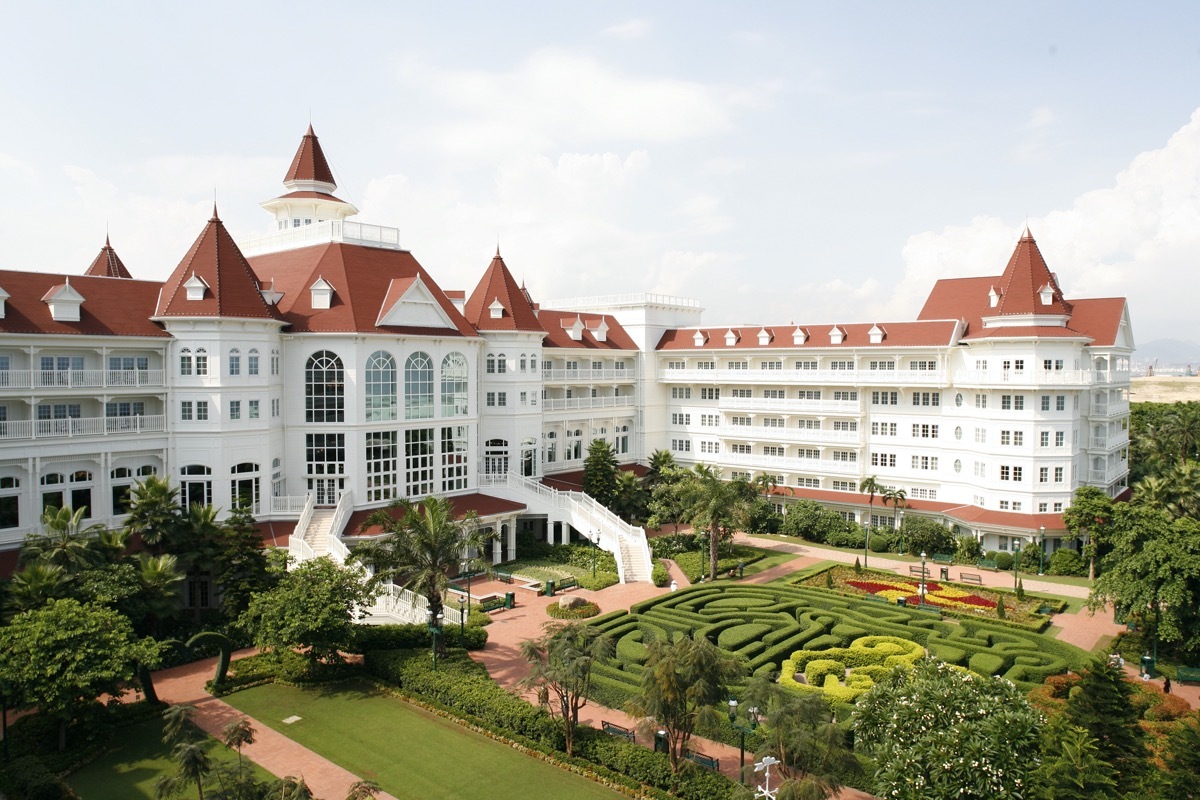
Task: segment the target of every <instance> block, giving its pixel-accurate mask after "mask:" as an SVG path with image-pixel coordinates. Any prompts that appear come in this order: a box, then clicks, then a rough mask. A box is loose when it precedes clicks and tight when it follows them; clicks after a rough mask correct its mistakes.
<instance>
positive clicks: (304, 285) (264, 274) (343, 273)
mask: <svg viewBox="0 0 1200 800" xmlns="http://www.w3.org/2000/svg"><path fill="white" fill-rule="evenodd" d="M251 267H252V269H253V270H254V273H255V275H256V277H257V278H258V280H259V281H260V282H261V283H262V284H263V285H264V286H269V285H271V283H272V281H273V282H274V286H275V291H277V292H282V293H283V297H282V298H281V299H280V301H279V304H278V309H279V313H280V314H281V315H282V316H283V318H284V319H286V320H287V321H288V322H289V323H291V325H292V327H291V329H290V330H291V331H293V332H298V333H350V332H356V333H391V334H396V333H409V334H413V335H418V336H420V335H430V336H446V335H450V336H456V335H461V336H475V335H476V333H475V329H474V328H472V327H471V325H470V323H468V322H467V321H466V320H465V319H464V318H463V316H462V314H460V313H459V312H458V310H457V309H455V308H454V304H453V303H452V302H450V299H449V298H447V297H446V295H445V294H444V293H443V292H442V290H441V288H440V287H438V285H437V283H436V282H435V281H434V280H433V278H432V277H430V275H429V273H427V272H426V271H425V269H424V268H423V267H422V266H421V265H420V264H419V263H417V260H416V259H415V258H413V255H412V253H409V252H408V251H407V250H385V249H382V248H378V247H363V246H361V245H352V244H344V243H340V242H333V243H328V244H320V245H314V246H312V247H305V248H301V249H299V250H287V251H284V252H281V253H267V254H265V255H261V256H255V257H254V258H253V259H251ZM418 276H420V278H421V282H422V283H424V284H425V286H426V288H428V289H429V290H430V292H431V294H432V295H433V296H434V298H435V299H436V300H437V303H438V306H439V307H440V308H441V309H442V311H443V312H445V314H446V316H447V317H448V318H449V320H450V321H451V323H452V324H453V325H454V327H452V328H442V327H438V328H431V327H425V326H399V325H388V326H386V327H380V326H378V325H376V324H375V323H376V321H377V320H378V319H379V313H380V309H381V308H383V307H384V300H385V298H386V297H387V296H388V289H389V287H391V286H392V282H393V281H394V280H408V281H409V282H410V284H411V281H412V280H413V279H415V278H417V277H418ZM319 278H324V279H325V280H326V281H327V282H328V283H330V284H331V285H332V286H333V289H334V293H333V300H332V302H331V303H330V307H329V308H327V309H320V308H318V309H314V308H313V307H312V292H310V291H309V287H311V286H312V285H313V284H314V283H315V282H316V281H317V279H319Z"/></svg>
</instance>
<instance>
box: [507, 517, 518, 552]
mask: <svg viewBox="0 0 1200 800" xmlns="http://www.w3.org/2000/svg"><path fill="white" fill-rule="evenodd" d="M508 557H509V558H516V557H517V518H516V517H513V518H511V519H510V520H509V521H508Z"/></svg>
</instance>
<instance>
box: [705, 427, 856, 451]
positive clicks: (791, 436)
mask: <svg viewBox="0 0 1200 800" xmlns="http://www.w3.org/2000/svg"><path fill="white" fill-rule="evenodd" d="M709 431H716V433H717V435H719V436H722V437H725V438H732V439H755V440H758V439H766V440H768V441H787V442H824V443H828V444H845V445H850V446H851V447H858V446H859V445H860V444H861V441H860V439H859V436H858V433H859V432H858V431H830V430H821V429H813V428H768V427H766V426H764V425H758V426H757V427H756V426H754V425H721V426H719V427H715V428H703V427H702V428H700V429H699V430H693V431H692V432H693V433H699V434H704V433H707V432H709Z"/></svg>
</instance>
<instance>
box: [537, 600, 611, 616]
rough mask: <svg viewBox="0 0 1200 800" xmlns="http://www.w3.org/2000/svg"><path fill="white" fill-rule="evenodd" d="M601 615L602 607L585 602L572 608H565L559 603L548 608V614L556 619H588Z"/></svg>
mask: <svg viewBox="0 0 1200 800" xmlns="http://www.w3.org/2000/svg"><path fill="white" fill-rule="evenodd" d="M599 613H600V606H598V605H596V604H595V603H592V602H585V603H582V604H580V605H577V606H572V607H570V608H563V607H562V606H560V605H559V604H558V603H551V604H550V605H548V606H546V614H548V615H549V616H551V617H554V619H588V618H589V617H594V616H596V615H597V614H599Z"/></svg>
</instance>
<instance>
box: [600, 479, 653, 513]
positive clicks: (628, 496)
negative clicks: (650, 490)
mask: <svg viewBox="0 0 1200 800" xmlns="http://www.w3.org/2000/svg"><path fill="white" fill-rule="evenodd" d="M646 502H647V495H646V487H645V485H644V484H643V483H642V480H641V479H640V478H639V477H638V476H637V475H636V474H634V473H632V472H629V471H628V470H621V471H620V472H618V473H617V491H616V494H615V495H614V497H613V500H612V503H611V504H610V505H609V508H610V509H611V510H612V512H613V513H614V514H616V515H617V516H619V517H620V518H621V519H623V520H625V521H626V522H633V521H634V520H639V519H645V517H646V512H647V508H646Z"/></svg>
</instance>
